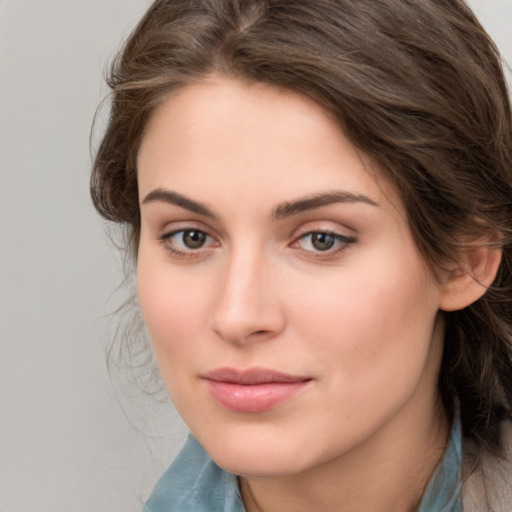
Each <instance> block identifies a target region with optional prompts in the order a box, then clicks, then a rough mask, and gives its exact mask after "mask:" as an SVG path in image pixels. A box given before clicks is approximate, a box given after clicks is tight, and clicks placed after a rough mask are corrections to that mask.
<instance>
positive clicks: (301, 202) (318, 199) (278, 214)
mask: <svg viewBox="0 0 512 512" xmlns="http://www.w3.org/2000/svg"><path fill="white" fill-rule="evenodd" d="M335 203H363V204H368V205H370V206H375V207H378V206H379V204H378V203H376V202H375V201H373V200H372V199H370V198H369V197H367V196H365V195H363V194H354V193H352V192H347V191H344V190H337V191H333V192H326V193H320V194H314V195H312V196H307V197H303V198H300V199H297V200H296V201H289V202H285V203H282V204H280V205H279V206H277V207H276V208H274V210H273V211H272V218H274V219H282V218H283V217H289V216H291V215H297V214H298V213H302V212H305V211H308V210H313V209H315V208H320V207H322V206H328V205H330V204H335Z"/></svg>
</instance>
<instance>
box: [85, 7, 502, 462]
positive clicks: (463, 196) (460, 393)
mask: <svg viewBox="0 0 512 512" xmlns="http://www.w3.org/2000/svg"><path fill="white" fill-rule="evenodd" d="M212 73H216V74H220V75H224V76H229V77H233V78H236V79H239V80H244V81H250V82H264V83H267V84H273V85H276V86H279V87H285V88H288V89H291V90H293V91H296V92H299V93H301V94H304V95H306V96H308V97H310V98H312V99H313V100H315V101H316V102H317V103H318V104H320V105H322V106H323V107H324V108H325V109H327V110H328V111H329V112H331V113H332V114H333V115H334V116H335V117H336V119H337V120H338V121H339V125H340V128H341V129H342V130H343V131H344V133H345V134H346V135H347V137H348V138H349V139H350V140H351V141H352V142H353V143H354V144H355V145H356V146H357V147H358V148H360V149H361V150H362V151H363V152H365V153H366V154H368V155H370V156H371V157H372V158H373V159H374V160H375V161H376V162H378V163H379V164H380V168H381V169H382V172H383V173H385V174H386V175H387V176H388V177H389V178H390V179H391V181H392V182H393V183H394V184H395V186H396V188H397V190H398V191H399V193H400V196H401V198H402V201H403V203H404V205H405V208H406V211H407V215H408V221H409V225H410V228H411V230H412V233H413V236H414V238H415V241H416V243H417V245H418V247H419V249H420V250H421V252H422V254H423V256H424V258H425V260H426V262H427V263H428V265H429V266H430V268H431V270H432V271H433V273H434V275H436V274H437V273H438V271H439V270H440V269H441V268H444V267H446V266H447V264H448V263H449V262H453V261H456V260H457V254H458V253H459V251H460V249H461V247H463V246H464V245H465V244H467V243H480V244H481V243H489V244H493V245H498V246H499V247H500V248H501V250H502V253H503V256H502V262H501V265H500V268H499V271H498V275H497V277H496V280H495V282H494V284H493V286H492V287H491V288H489V289H488V291H487V293H486V294H485V295H484V296H483V298H481V299H480V300H479V301H477V302H476V303H474V304H472V305H471V306H469V307H467V308H465V309H463V310H461V311H455V312H450V313H446V334H445V347H444V354H443V359H442V364H441V370H440V377H439V389H440V393H441V397H442V399H443V403H444V405H445V407H446V408H447V410H448V411H452V412H453V408H454V404H455V403H456V402H457V403H458V404H460V414H461V421H462V427H463V431H464V434H465V435H466V436H469V437H471V438H473V439H474V440H475V441H476V442H477V444H478V446H479V447H480V448H482V449H483V448H485V449H487V450H489V451H491V452H493V453H495V454H496V453H497V454H499V453H500V451H501V449H502V428H501V426H502V423H503V421H504V420H506V419H510V418H511V416H512V307H511V300H512V128H511V109H510V98H509V96H508V91H507V86H506V81H505V79H504V75H503V71H502V67H501V63H500V56H499V53H498V51H497V49H496V46H495V45H494V43H493V42H492V40H491V39H490V38H489V36H488V35H487V34H486V32H485V31H484V29H483V28H482V26H481V25H480V24H479V22H478V21H477V19H476V18H475V16H474V14H473V13H472V12H471V10H470V9H469V7H468V6H467V5H466V4H465V3H464V2H463V1H462V0H407V1H403V0H358V1H356V0H157V1H155V2H154V3H153V4H152V5H151V7H150V8H149V10H148V11H147V13H146V15H145V16H144V18H143V19H142V20H141V21H140V23H139V25H138V26H137V27H136V28H135V30H134V31H133V33H132V34H131V35H130V37H129V38H128V40H127V42H126V43H125V46H124V48H123V50H122V51H121V52H120V53H119V55H118V56H117V58H116V59H115V61H114V62H113V65H112V68H111V71H110V75H109V77H108V84H109V86H110V88H111V111H110V118H109V120H108V124H107V127H106V130H105V132H104V135H103V138H102V141H101V144H100V146H99V150H98V151H97V154H96V158H95V161H94V166H93V172H92V178H91V194H92V199H93V202H94V205H95V207H96V209H97V210H98V211H99V212H100V214H101V215H102V216H103V217H105V218H106V219H108V220H110V221H113V222H115V223H120V224H122V225H124V226H125V227H126V229H127V230H128V231H127V232H128V239H127V249H128V250H129V251H131V253H132V254H133V255H134V256H135V258H136V252H137V245H138V237H139V230H140V214H139V206H138V204H139V203H138V192H137V165H136V157H137V152H138V149H139V145H140V142H141V139H142V137H143V136H144V129H145V126H146V123H147V121H148V119H149V118H150V116H151V114H152V112H153V111H154V109H155V107H157V106H158V105H159V104H160V103H162V102H163V101H164V100H165V99H166V98H167V97H169V95H171V94H173V93H174V92H175V91H177V90H179V89H180V88H182V87H185V86H186V85H187V84H190V83H192V82H194V81H198V80H201V79H203V78H205V77H207V76H208V75H210V74H212ZM482 240H485V241H486V242H482Z"/></svg>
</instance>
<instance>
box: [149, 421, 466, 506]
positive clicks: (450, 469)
mask: <svg viewBox="0 0 512 512" xmlns="http://www.w3.org/2000/svg"><path fill="white" fill-rule="evenodd" d="M461 466H462V433H461V426H460V421H459V420H458V419H456V420H455V421H454V423H453V426H452V430H451V434H450V439H449V441H448V445H447V447H446V450H445V453H444V455H443V458H442V460H441V462H440V463H439V465H438V466H437V468H436V470H435V472H434V474H433V475H432V478H431V479H430V482H429V484H428V486H427V489H426V491H425V494H424V496H423V499H422V501H421V504H420V506H419V508H418V510H417V512H462V498H461V477H460V475H461ZM143 512H246V511H245V507H244V504H243V501H242V497H241V495H240V491H239V488H238V481H237V477H236V476H235V475H232V474H230V473H228V472H227V471H224V470H223V469H221V468H220V467H219V466H217V464H215V462H213V460H212V459H211V458H210V456H209V455H208V454H207V453H206V451H205V450H204V448H203V447H202V446H201V445H200V444H199V443H198V442H197V440H196V439H195V438H194V437H193V436H192V435H190V436H189V438H188V440H187V442H186V443H185V446H184V447H183V448H182V450H181V452H180V453H179V455H178V457H177V458H176V459H175V460H174V462H173V463H172V464H171V466H170V467H169V469H167V471H166V472H165V473H164V474H163V475H162V477H161V478H160V480H159V481H158V482H157V484H156V486H155V489H154V490H153V493H152V494H151V497H150V499H149V501H148V502H147V503H146V505H145V507H144V510H143Z"/></svg>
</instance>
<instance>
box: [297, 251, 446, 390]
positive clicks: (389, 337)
mask: <svg viewBox="0 0 512 512" xmlns="http://www.w3.org/2000/svg"><path fill="white" fill-rule="evenodd" d="M388 260H390V261H393V258H388ZM380 261H381V263H382V261H383V260H380ZM310 284H311V286H308V287H305V288H304V289H302V290H299V289H296V290H295V293H292V294H291V296H293V297H294V298H295V299H294V300H295V301H296V303H295V305H294V306H293V307H292V308H291V310H292V311H295V312H296V315H295V317H294V320H292V321H291V325H294V324H295V325H297V327H296V328H297V333H298V334H299V335H300V334H301V338H302V339H303V340H310V344H311V346H310V349H311V348H313V349H314V353H315V355H316V356H317V357H318V359H319V365H321V364H322V363H324V364H325V363H327V365H328V367H329V369H330V370H331V372H332V375H335V379H336V385H337V386H339V389H351V390H354V389H358V390H360V392H363V393H364V392H365V390H366V391H368V392H370V389H372V392H375V391H376V392H379V386H380V385H381V384H383V383H385V382H386V383H388V381H389V383H388V384H389V385H393V382H396V383H397V385H399V381H400V380H401V378H403V380H407V379H414V378H415V375H420V374H421V371H422V368H423V366H424V364H425V361H426V358H427V354H428V352H429V349H430V345H431V339H432V330H433V327H434V323H435V318H436V315H437V302H436V301H437V298H436V297H437V295H436V289H435V287H434V285H433V284H431V283H430V280H429V278H428V276H427V275H426V274H425V271H424V269H423V267H422V265H421V263H420V261H418V262H417V261H416V260H412V261H410V262H407V261H404V262H403V265H402V264H401V265H394V264H389V265H381V266H378V265H374V266H373V267H372V266H371V265H364V266H363V268H362V269H360V271H356V270H355V269H354V268H351V272H346V273H343V272H340V273H339V278H334V279H333V278H331V279H326V280H325V281H324V282H322V281H321V280H318V279H317V280H316V281H315V282H311V283H310ZM299 326H300V327H299ZM391 381H393V382H391ZM388 384H387V385H388Z"/></svg>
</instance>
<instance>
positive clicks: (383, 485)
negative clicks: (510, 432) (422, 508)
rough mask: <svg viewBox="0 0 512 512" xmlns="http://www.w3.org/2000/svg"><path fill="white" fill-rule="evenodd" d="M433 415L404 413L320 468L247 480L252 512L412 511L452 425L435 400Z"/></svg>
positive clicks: (246, 495)
mask: <svg viewBox="0 0 512 512" xmlns="http://www.w3.org/2000/svg"><path fill="white" fill-rule="evenodd" d="M431 405H432V407H431V408H429V410H430V414H425V415H421V416H418V409H417V407H412V408H411V409H412V410H411V412H410V414H408V411H402V413H403V414H400V415H398V416H399V417H398V418H396V420H391V421H390V422H389V423H388V424H387V425H386V427H385V428H384V429H381V430H380V431H379V432H378V433H377V434H375V435H374V436H372V437H370V438H369V439H367V440H366V441H365V442H364V444H362V445H360V446H357V447H355V448H354V449H352V450H351V451H350V452H348V453H345V454H343V455H342V456H340V457H339V458H337V459H334V460H331V461H329V462H328V463H326V464H323V465H321V466H316V467H315V468H314V469H311V470H308V471H305V472H303V473H300V474H296V475H291V476H289V475H288V476H281V477H266V478H251V477H249V478H243V479H241V482H240V487H241V492H242V497H243V499H244V503H245V506H246V510H247V512H274V511H280V512H302V511H304V512H306V511H311V510H322V512H331V511H333V512H334V511H336V512H355V511H361V510H371V511H372V512H389V511H390V510H393V512H411V511H414V510H416V509H417V507H418V505H419V503H420V501H421V497H422V495H423V493H424V491H425V488H426V486H427V484H428V481H429V479H430V477H431V475H432V473H433V472H434V470H435V468H436V466H437V464H438V463H439V461H440V460H441V458H442V456H443V453H444V450H445V447H446V444H447V441H448V437H449V421H448V418H447V416H446V414H445V412H444V409H443V408H442V406H440V405H437V406H436V401H435V398H432V404H431Z"/></svg>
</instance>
